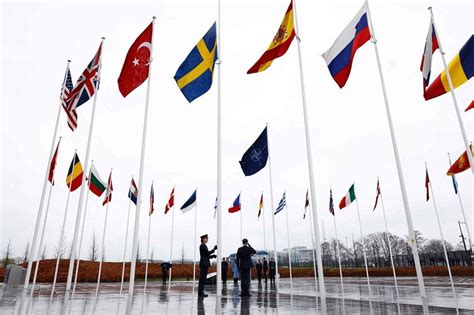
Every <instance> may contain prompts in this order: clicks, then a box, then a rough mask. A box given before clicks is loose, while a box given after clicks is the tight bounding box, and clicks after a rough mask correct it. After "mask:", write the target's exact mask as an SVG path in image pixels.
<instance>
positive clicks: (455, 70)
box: [424, 35, 474, 100]
mask: <svg viewBox="0 0 474 315" xmlns="http://www.w3.org/2000/svg"><path fill="white" fill-rule="evenodd" d="M448 71H449V75H450V76H451V81H452V82H453V88H457V87H458V86H460V85H462V84H464V83H465V82H467V81H468V80H469V79H470V78H472V76H473V75H474V35H471V37H470V38H469V40H468V41H467V43H466V44H464V46H463V47H462V48H461V50H460V51H459V53H458V54H457V55H456V56H454V58H453V59H452V60H451V62H450V63H449V65H448ZM449 91H450V89H449V83H448V78H447V77H446V71H443V72H441V74H440V75H439V76H438V77H437V78H436V80H435V81H434V82H433V83H432V84H431V85H430V86H429V87H428V89H427V90H426V92H425V95H424V96H425V100H430V99H432V98H435V97H438V96H440V95H443V94H444V93H447V92H449Z"/></svg>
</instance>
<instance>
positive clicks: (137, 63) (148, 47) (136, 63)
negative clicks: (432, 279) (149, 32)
mask: <svg viewBox="0 0 474 315" xmlns="http://www.w3.org/2000/svg"><path fill="white" fill-rule="evenodd" d="M142 47H145V48H147V49H148V50H149V51H150V59H151V43H150V42H143V43H141V44H140V46H138V48H137V51H139V50H140V48H142ZM150 59H149V60H148V62H147V63H146V64H145V66H148V65H149V64H150ZM132 63H133V65H134V66H138V65H139V64H140V60H139V59H138V58H135V59H133V61H132Z"/></svg>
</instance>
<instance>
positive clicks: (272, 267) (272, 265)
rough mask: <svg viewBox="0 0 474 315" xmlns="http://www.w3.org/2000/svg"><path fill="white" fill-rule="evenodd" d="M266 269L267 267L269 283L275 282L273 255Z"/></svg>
mask: <svg viewBox="0 0 474 315" xmlns="http://www.w3.org/2000/svg"><path fill="white" fill-rule="evenodd" d="M268 269H269V274H270V284H271V283H273V284H275V275H276V264H275V260H274V259H273V257H272V258H270V262H269V263H268Z"/></svg>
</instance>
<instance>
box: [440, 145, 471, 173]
mask: <svg viewBox="0 0 474 315" xmlns="http://www.w3.org/2000/svg"><path fill="white" fill-rule="evenodd" d="M469 148H470V150H471V154H472V156H473V157H474V147H473V146H472V144H471V145H469ZM470 167H471V166H470V165H469V158H468V156H467V151H464V153H463V154H462V155H461V156H460V157H459V158H458V159H457V160H456V162H454V163H453V165H451V167H450V168H449V170H448V172H447V174H446V175H449V176H452V175H455V174H458V173H461V172H463V171H465V170H467V169H469V168H470Z"/></svg>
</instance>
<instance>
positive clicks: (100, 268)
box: [95, 169, 112, 296]
mask: <svg viewBox="0 0 474 315" xmlns="http://www.w3.org/2000/svg"><path fill="white" fill-rule="evenodd" d="M111 177H112V169H110V178H111ZM108 193H112V191H111V190H110V187H109V184H108V183H107V190H106V191H105V198H109V195H108ZM110 202H111V201H107V206H106V207H105V220H104V230H103V232H102V246H101V256H102V257H101V259H100V262H99V274H98V275H97V287H96V289H95V295H96V296H97V294H98V293H99V286H100V276H101V275H102V263H103V262H104V259H105V256H104V252H105V231H106V229H107V217H108V215H109V204H110Z"/></svg>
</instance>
